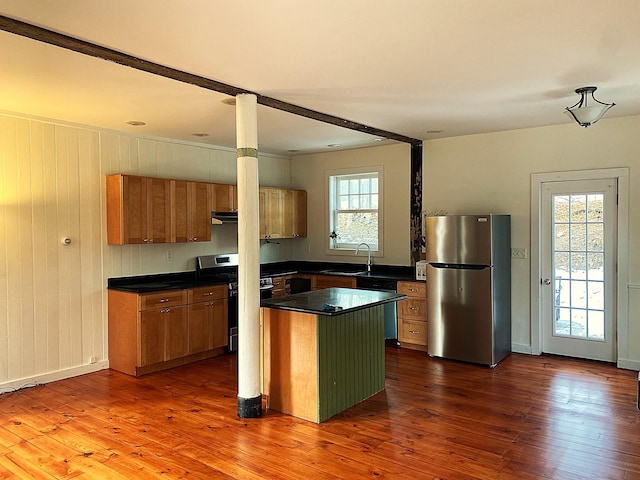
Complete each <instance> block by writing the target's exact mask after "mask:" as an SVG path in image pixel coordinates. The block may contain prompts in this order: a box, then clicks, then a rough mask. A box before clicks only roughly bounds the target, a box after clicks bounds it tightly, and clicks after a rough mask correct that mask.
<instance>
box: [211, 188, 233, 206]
mask: <svg viewBox="0 0 640 480" xmlns="http://www.w3.org/2000/svg"><path fill="white" fill-rule="evenodd" d="M211 189H212V192H211V211H212V212H236V211H237V210H238V190H237V188H236V186H235V185H226V184H222V183H212V184H211Z"/></svg>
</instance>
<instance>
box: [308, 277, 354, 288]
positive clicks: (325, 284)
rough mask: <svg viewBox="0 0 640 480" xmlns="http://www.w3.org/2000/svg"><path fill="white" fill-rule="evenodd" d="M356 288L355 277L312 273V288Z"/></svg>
mask: <svg viewBox="0 0 640 480" xmlns="http://www.w3.org/2000/svg"><path fill="white" fill-rule="evenodd" d="M334 287H339V288H356V279H355V277H340V276H335V275H314V276H313V279H312V280H311V289H312V290H322V289H323V288H334Z"/></svg>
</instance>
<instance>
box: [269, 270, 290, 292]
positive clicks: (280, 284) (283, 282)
mask: <svg viewBox="0 0 640 480" xmlns="http://www.w3.org/2000/svg"><path fill="white" fill-rule="evenodd" d="M290 278H291V275H285V276H282V277H273V278H272V279H271V281H272V282H273V283H272V285H273V289H272V290H271V296H272V297H284V296H285V295H288V294H289V292H288V291H287V280H289V279H290Z"/></svg>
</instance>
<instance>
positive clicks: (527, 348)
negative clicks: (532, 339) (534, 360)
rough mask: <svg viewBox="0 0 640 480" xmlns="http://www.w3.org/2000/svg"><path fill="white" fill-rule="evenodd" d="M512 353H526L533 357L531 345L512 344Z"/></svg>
mask: <svg viewBox="0 0 640 480" xmlns="http://www.w3.org/2000/svg"><path fill="white" fill-rule="evenodd" d="M511 351H512V352H513V353H526V354H528V355H531V352H532V350H531V345H525V344H524V343H512V344H511Z"/></svg>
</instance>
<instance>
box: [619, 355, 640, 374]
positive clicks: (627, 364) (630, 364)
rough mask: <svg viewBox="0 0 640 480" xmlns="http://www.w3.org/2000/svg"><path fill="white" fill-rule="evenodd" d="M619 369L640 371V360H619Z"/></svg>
mask: <svg viewBox="0 0 640 480" xmlns="http://www.w3.org/2000/svg"><path fill="white" fill-rule="evenodd" d="M618 368H624V369H626V370H636V371H640V360H629V359H628V358H620V359H618Z"/></svg>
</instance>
